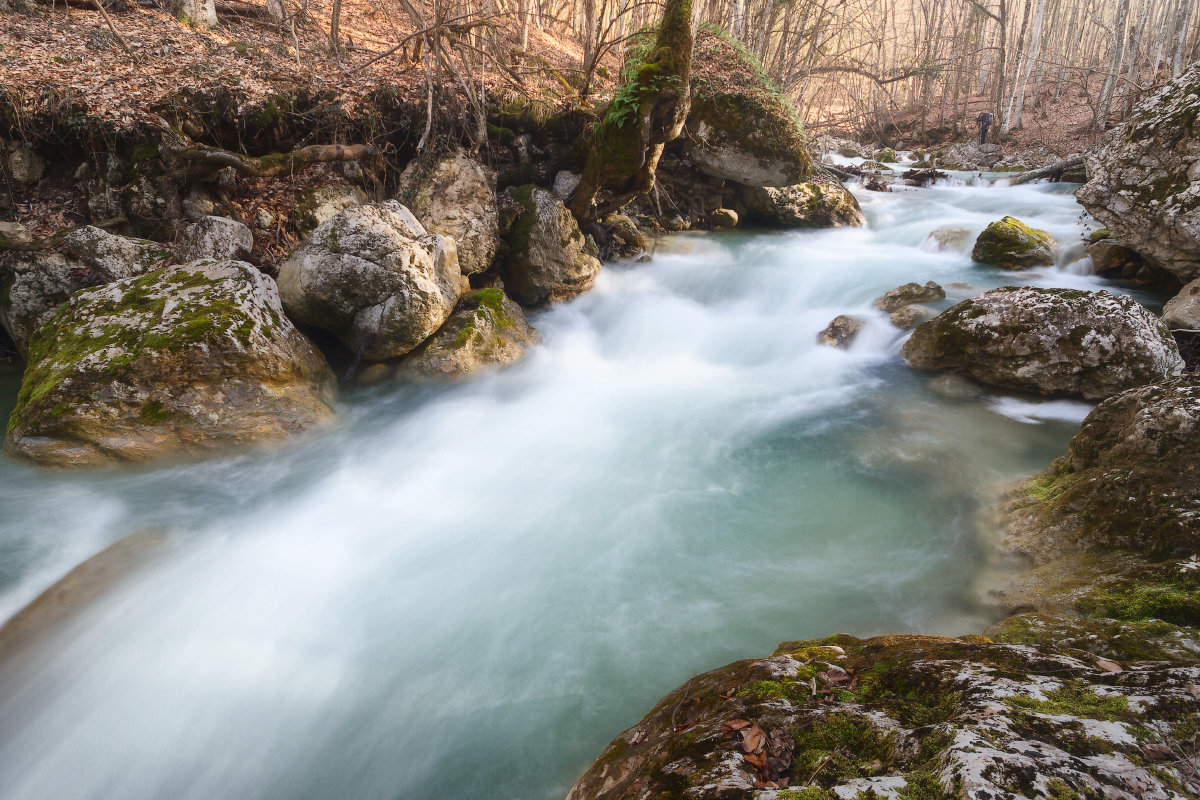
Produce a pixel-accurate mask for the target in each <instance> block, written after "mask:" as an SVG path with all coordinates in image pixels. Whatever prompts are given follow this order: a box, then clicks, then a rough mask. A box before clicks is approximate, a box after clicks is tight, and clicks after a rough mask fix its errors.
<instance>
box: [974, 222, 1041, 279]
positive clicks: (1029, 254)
mask: <svg viewBox="0 0 1200 800" xmlns="http://www.w3.org/2000/svg"><path fill="white" fill-rule="evenodd" d="M971 258H972V259H974V260H975V261H979V262H981V263H983V264H991V265H992V266H994V267H1000V268H1001V269H1013V270H1020V269H1028V268H1029V267H1048V266H1051V265H1053V264H1054V237H1052V236H1051V235H1050V234H1049V233H1047V232H1046V231H1044V230H1041V229H1040V228H1031V227H1030V226H1028V225H1026V224H1025V223H1024V222H1021V220H1019V219H1017V218H1016V217H1004V218H1002V219H1000V220H997V221H996V222H993V223H992V224H991V225H988V226H987V227H986V228H984V230H983V233H981V234H979V238H977V239H976V240H975V247H974V248H973V249H972V250H971Z"/></svg>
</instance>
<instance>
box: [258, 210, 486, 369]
mask: <svg viewBox="0 0 1200 800" xmlns="http://www.w3.org/2000/svg"><path fill="white" fill-rule="evenodd" d="M466 288H467V287H466V279H465V278H463V276H462V274H461V273H460V271H459V267H458V257H457V254H456V252H455V243H454V240H453V239H450V238H448V237H445V236H440V235H436V234H435V235H430V234H428V233H427V232H426V231H425V228H424V227H423V226H422V225H421V223H420V222H418V221H417V219H416V217H414V216H413V215H412V213H411V212H410V211H409V210H408V209H407V208H405V207H404V206H402V205H400V204H399V203H397V202H396V201H394V200H389V201H387V202H385V203H374V204H371V205H364V206H356V207H354V208H349V209H346V210H345V211H342V212H340V213H338V214H337V215H336V216H333V217H331V218H330V219H327V220H326V221H325V222H322V223H321V224H320V225H318V226H317V228H316V230H314V231H313V232H312V233H311V234H310V235H309V236H308V237H307V238H306V239H305V240H304V241H303V242H302V243H301V244H300V246H299V247H297V248H296V249H295V250H294V251H293V252H292V254H291V255H290V256H288V259H287V260H286V261H284V262H283V265H282V266H281V267H280V268H279V294H280V296H281V297H282V298H283V306H284V308H286V309H287V312H288V315H289V316H290V317H292V319H294V320H296V321H297V322H301V323H303V324H305V325H311V326H313V327H315V328H321V329H322V330H327V331H329V332H330V333H332V334H334V335H335V336H337V337H338V338H339V339H340V340H341V341H342V343H343V344H345V345H346V347H348V348H349V349H350V350H351V352H354V353H361V354H362V356H363V357H364V358H367V359H370V360H373V361H382V360H385V359H388V358H395V357H396V356H401V355H404V354H405V353H407V352H409V351H410V350H412V349H414V348H415V347H417V345H419V344H421V342H423V341H425V340H426V339H427V338H429V336H431V335H432V334H433V332H434V331H436V330H437V329H438V328H440V327H441V326H442V323H444V322H445V321H446V318H447V317H449V316H450V312H451V311H453V310H454V306H455V304H456V303H457V302H458V298H459V296H460V295H462V293H463V292H464V291H465V290H466Z"/></svg>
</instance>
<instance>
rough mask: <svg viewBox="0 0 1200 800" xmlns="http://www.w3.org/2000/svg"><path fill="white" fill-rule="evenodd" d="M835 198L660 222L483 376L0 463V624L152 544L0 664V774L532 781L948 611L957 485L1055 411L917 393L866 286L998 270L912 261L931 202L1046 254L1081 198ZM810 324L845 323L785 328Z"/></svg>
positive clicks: (1039, 430) (955, 256)
mask: <svg viewBox="0 0 1200 800" xmlns="http://www.w3.org/2000/svg"><path fill="white" fill-rule="evenodd" d="M860 199H861V200H862V202H863V207H864V210H865V211H866V213H867V215H868V217H869V219H870V225H869V227H868V228H867V229H865V230H838V231H826V232H802V233H787V234H749V233H734V234H728V235H723V236H700V235H681V236H676V237H672V238H670V239H667V240H665V241H663V242H662V243H661V244H660V246H659V250H658V253H657V255H656V257H655V259H654V261H653V262H652V263H649V264H638V265H628V266H610V267H608V268H607V269H606V271H605V272H604V273H603V275H602V276H601V279H600V281H599V282H598V284H597V286H596V288H595V290H594V291H592V292H590V293H589V294H587V295H585V296H584V297H581V298H579V299H578V300H576V301H575V302H572V303H570V304H567V305H563V306H559V307H555V308H553V309H551V310H548V311H545V312H542V313H539V314H536V315H535V316H534V323H535V324H536V325H537V326H538V327H539V328H540V329H541V330H542V332H543V334H544V336H545V343H544V345H543V346H542V347H540V348H537V349H536V350H535V351H533V352H531V353H530V355H529V357H528V358H527V359H526V360H525V361H524V362H523V363H521V364H520V365H518V366H516V367H514V368H511V369H508V370H506V371H503V372H500V373H496V374H492V375H488V376H485V377H483V378H480V379H478V380H474V381H471V382H466V383H460V384H454V385H449V386H429V385H425V386H406V385H398V384H397V385H390V386H383V387H376V388H374V389H371V390H369V391H368V390H363V391H359V392H356V393H351V394H350V395H349V396H347V397H345V398H344V404H343V406H344V407H343V408H342V416H343V420H344V421H343V424H342V425H341V426H340V428H339V429H338V430H336V431H334V432H333V433H330V434H327V435H323V436H320V437H315V438H313V439H310V440H307V441H303V442H298V443H294V444H290V445H288V446H286V447H284V448H281V449H277V450H270V451H257V452H251V453H243V454H239V455H235V456H231V457H227V458H222V459H216V460H210V461H206V462H203V463H197V464H188V465H181V466H173V467H167V468H161V467H160V468H156V469H153V470H151V469H147V470H113V471H98V472H91V473H69V474H50V473H44V472H38V471H35V470H33V469H32V468H29V467H26V466H24V465H21V464H17V463H14V462H12V461H10V460H5V461H4V462H2V463H0V509H2V510H3V513H2V514H0V618H3V617H6V616H8V615H9V614H11V613H13V612H14V611H16V610H17V609H18V608H20V607H21V606H22V605H23V604H25V603H27V602H28V601H29V600H30V599H31V598H33V597H34V596H35V595H36V594H37V593H38V592H40V591H41V590H42V589H44V588H45V587H46V586H47V585H49V584H50V583H51V582H53V581H54V580H55V579H56V578H57V577H59V576H61V575H62V574H63V573H65V572H66V571H67V570H68V569H70V568H71V567H72V566H73V565H74V564H76V563H78V562H79V561H80V560H81V559H83V558H86V557H87V556H89V555H91V554H92V553H95V552H97V551H98V550H100V549H101V548H103V547H104V546H105V545H106V544H108V543H110V542H113V541H115V540H117V539H119V538H121V537H123V536H125V535H128V534H130V533H133V532H137V531H145V530H161V531H163V532H165V534H166V536H167V542H168V544H167V546H166V547H165V548H164V549H163V550H162V551H160V552H159V553H158V554H157V556H156V558H155V559H154V560H153V561H152V562H151V563H150V564H149V565H147V566H145V567H144V568H143V569H141V570H140V571H139V572H137V573H136V574H135V575H134V576H133V577H131V578H130V579H128V580H127V581H125V582H124V583H122V584H121V585H120V586H119V587H118V588H116V589H115V590H114V591H112V592H111V593H109V594H108V595H106V596H105V597H104V598H103V599H102V600H100V601H98V602H96V603H95V604H93V605H92V606H90V607H89V608H87V609H86V611H85V612H83V613H82V614H80V615H79V616H77V617H75V618H74V619H73V620H72V621H71V622H70V623H69V624H67V625H65V626H64V627H62V628H61V629H60V630H59V631H58V632H56V633H55V634H54V635H52V636H48V637H47V638H46V639H45V640H44V641H42V642H40V643H39V644H38V646H37V647H36V648H34V649H32V650H29V651H26V652H25V653H24V654H23V655H22V656H21V657H20V658H19V659H18V660H17V661H15V662H14V663H10V664H8V665H6V666H3V667H0V721H2V722H0V798H3V800H17V799H18V798H20V799H21V800H25V799H26V798H28V799H29V800H45V798H55V800H77V799H82V798H97V799H98V798H121V800H152V799H153V800H158V799H159V798H166V797H170V798H176V799H177V800H191V799H192V798H195V799H196V800H213V798H239V800H248V799H249V798H279V799H280V800H283V799H284V798H287V800H304V799H305V798H313V799H314V800H315V799H316V798H321V799H324V798H331V797H337V798H354V799H355V800H368V799H373V798H388V799H391V798H437V799H439V800H440V799H441V798H463V799H464V800H465V799H466V798H477V797H481V796H487V797H491V798H497V799H498V800H500V799H503V798H553V797H556V796H560V795H561V794H562V793H563V792H564V791H565V790H566V788H567V787H568V786H569V785H570V783H571V781H572V780H573V779H574V778H575V777H576V776H577V774H578V773H579V772H581V771H582V770H583V769H584V768H585V767H586V766H587V764H588V763H589V761H590V759H591V758H593V757H594V756H596V755H597V754H598V753H599V752H600V750H601V749H602V747H603V746H604V744H605V743H606V742H607V741H608V740H609V739H611V738H612V736H614V735H615V734H616V733H617V732H619V731H620V730H621V729H623V728H624V727H627V726H628V725H630V724H632V723H634V722H635V721H636V720H637V719H638V718H639V717H640V716H641V715H642V714H643V713H645V712H646V711H647V710H649V708H650V707H651V705H652V704H653V702H654V700H655V699H657V698H658V697H660V696H661V695H662V694H664V693H665V692H667V691H668V690H670V689H671V688H673V687H674V686H676V685H678V684H680V683H682V682H683V681H684V680H686V679H687V678H688V677H689V676H691V675H692V674H694V673H696V672H699V671H702V670H706V669H710V668H713V667H716V666H719V665H721V664H723V663H725V662H727V661H730V660H732V659H735V658H742V657H747V656H754V655H760V654H763V653H766V652H769V651H770V649H771V648H772V647H773V646H774V645H775V644H776V643H777V642H779V641H781V640H785V639H793V638H799V637H806V636H817V635H825V634H828V633H833V632H838V631H847V632H852V633H855V634H860V635H867V634H873V633H879V632H884V631H897V630H916V631H931V632H948V633H953V632H966V631H970V630H977V629H979V627H980V626H982V625H983V624H985V623H986V621H987V619H988V618H989V614H990V612H989V610H988V608H987V607H986V606H985V605H982V604H980V603H979V602H978V601H977V599H976V592H975V591H974V588H973V583H974V580H975V578H976V577H977V575H978V574H979V571H980V570H981V569H982V568H983V566H984V564H985V561H986V555H987V553H986V548H985V546H984V545H983V543H982V540H981V536H984V535H986V533H987V530H986V526H984V527H985V530H982V531H981V530H980V524H981V519H986V515H984V514H981V513H980V512H981V509H982V508H984V506H985V505H986V502H987V501H988V499H989V498H990V497H992V496H993V492H994V489H995V487H996V486H997V485H998V484H1000V483H1001V482H1003V481H1006V480H1011V479H1013V478H1016V477H1019V476H1021V475H1024V474H1029V473H1031V472H1033V471H1035V470H1037V469H1040V468H1042V467H1043V466H1045V464H1046V463H1048V462H1049V460H1050V459H1051V458H1052V457H1054V456H1055V455H1057V454H1058V453H1060V452H1061V450H1062V448H1063V446H1064V445H1065V443H1066V441H1067V440H1068V438H1069V437H1070V435H1071V433H1072V432H1073V429H1074V428H1075V426H1076V425H1077V423H1078V421H1079V419H1081V418H1082V416H1083V414H1085V413H1086V411H1087V407H1086V406H1083V405H1081V404H1070V403H1068V404H1064V403H1042V402H1039V401H1036V400H1033V399H1030V398H1012V397H1003V396H999V395H995V396H984V397H979V398H969V399H960V400H950V399H945V398H943V397H941V396H940V395H938V394H936V393H934V392H932V391H931V390H930V389H929V387H928V385H927V384H928V380H929V378H928V376H925V375H920V374H917V373H914V372H912V371H910V370H908V369H907V368H906V367H905V366H904V365H903V363H902V362H901V360H900V359H899V356H898V351H899V347H900V343H901V341H902V334H901V333H900V332H899V331H898V330H896V329H894V328H892V327H890V326H889V325H888V324H887V321H886V318H885V317H884V316H883V315H882V314H881V313H879V312H876V311H873V310H872V309H871V308H870V301H871V300H872V299H873V298H874V297H876V296H877V295H879V294H880V293H882V292H883V291H884V290H886V289H889V288H892V287H893V286H895V285H897V284H900V283H904V282H907V281H910V280H917V281H921V282H923V281H926V280H936V281H938V282H941V283H949V282H955V281H964V282H967V283H970V284H972V285H974V286H978V287H991V286H997V285H1002V284H1005V283H1012V282H1013V281H1014V277H1013V276H1012V275H1010V274H1005V273H1000V272H998V271H994V270H991V269H987V268H984V267H981V266H975V265H972V264H971V263H970V260H969V258H968V257H967V256H966V254H965V253H960V252H950V253H945V252H943V253H938V252H929V251H928V250H927V249H922V247H921V245H922V242H923V241H924V240H925V239H926V236H927V235H928V234H929V232H930V231H931V230H932V229H933V228H935V227H938V226H942V225H955V226H962V227H967V228H969V229H970V230H971V237H970V238H971V239H972V240H973V238H974V234H976V233H977V232H978V231H979V230H980V229H982V228H983V226H984V225H986V224H987V223H988V222H990V221H992V220H994V219H996V218H998V217H999V216H1000V215H1002V214H1014V215H1017V216H1019V217H1021V218H1023V219H1025V220H1027V221H1029V222H1032V223H1033V224H1035V225H1037V226H1039V227H1044V228H1047V229H1049V230H1050V231H1051V232H1052V233H1054V234H1055V236H1057V237H1058V238H1059V240H1060V241H1063V242H1070V241H1073V240H1077V239H1078V234H1079V223H1078V220H1077V216H1078V214H1079V213H1080V209H1079V207H1078V206H1077V205H1076V204H1075V203H1074V201H1073V199H1072V198H1071V196H1070V195H1069V194H1068V193H1067V192H1066V190H1065V188H1064V187H1052V186H1025V187H1019V188H984V187H968V186H957V187H941V188H936V187H935V188H930V189H923V190H919V191H909V192H897V193H895V194H885V195H873V194H866V195H863V196H862V197H861V198H860ZM1077 258H1078V256H1077V255H1072V254H1067V255H1065V256H1064V264H1066V263H1072V262H1074V261H1075V260H1077ZM1016 280H1018V281H1020V282H1025V283H1032V284H1036V285H1045V286H1051V285H1066V286H1078V287H1087V288H1095V287H1098V286H1100V285H1101V284H1102V282H1101V281H1099V280H1098V279H1096V278H1094V277H1089V276H1086V275H1077V274H1072V273H1070V272H1068V271H1066V270H1060V269H1053V268H1052V269H1045V270H1039V271H1037V272H1036V273H1030V274H1028V275H1025V276H1023V277H1019V278H1017V279H1016ZM969 293H971V292H970V290H967V289H959V290H957V294H955V293H954V291H952V296H951V298H950V300H948V301H947V303H949V302H950V301H952V300H953V299H955V298H956V297H963V296H966V295H967V294H969ZM846 312H850V313H856V314H860V315H862V316H864V317H865V318H867V319H868V325H867V327H866V329H865V330H864V332H863V334H862V336H861V337H860V339H859V341H858V342H857V343H856V345H855V347H854V348H853V349H851V350H850V351H849V352H843V351H838V350H833V349H829V348H823V347H819V346H817V345H816V344H815V342H814V337H815V335H816V333H817V332H818V331H819V330H820V329H821V328H823V327H824V326H825V324H826V323H827V322H828V321H829V320H830V319H831V318H832V317H833V316H835V315H837V314H839V313H846ZM8 383H9V385H8V386H6V387H5V388H6V395H8V396H11V394H12V393H13V391H14V390H15V385H14V384H13V381H12V380H11V379H9V381H8Z"/></svg>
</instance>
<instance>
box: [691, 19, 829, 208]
mask: <svg viewBox="0 0 1200 800" xmlns="http://www.w3.org/2000/svg"><path fill="white" fill-rule="evenodd" d="M686 129H687V134H686V139H687V146H686V151H687V154H688V157H689V158H691V159H692V161H694V162H695V163H696V166H697V167H698V168H699V169H700V171H701V172H703V173H705V174H706V175H710V176H712V177H714V178H720V179H723V180H731V181H734V182H735V183H740V184H744V185H747V186H792V185H794V184H797V183H800V182H802V181H805V180H807V179H808V178H809V176H810V175H811V174H812V171H813V166H812V156H811V155H810V154H809V151H808V141H807V137H806V136H805V134H804V130H803V128H802V127H801V125H800V120H799V117H797V116H796V112H795V110H794V109H793V108H792V106H791V104H790V102H789V101H788V100H787V99H786V98H785V97H784V96H783V94H782V93H781V92H780V91H779V88H778V87H777V86H775V84H774V82H773V81H771V79H770V78H769V77H768V76H767V74H766V72H765V71H764V70H763V68H762V66H761V65H760V64H759V63H758V60H757V59H756V58H754V56H753V55H751V54H750V53H749V52H748V51H747V50H746V49H745V47H744V46H742V45H741V44H740V43H738V42H737V41H735V40H733V39H732V38H730V37H729V36H728V35H727V34H725V33H724V32H723V31H721V30H719V29H716V28H712V27H709V26H705V27H702V28H701V30H700V32H699V34H698V35H697V37H696V44H695V67H694V72H693V76H692V105H691V110H690V112H689V113H688V117H687V123H686Z"/></svg>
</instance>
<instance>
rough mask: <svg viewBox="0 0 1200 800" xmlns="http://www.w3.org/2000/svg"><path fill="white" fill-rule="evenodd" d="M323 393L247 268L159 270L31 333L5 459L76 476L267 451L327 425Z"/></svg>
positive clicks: (270, 298)
mask: <svg viewBox="0 0 1200 800" xmlns="http://www.w3.org/2000/svg"><path fill="white" fill-rule="evenodd" d="M332 386H333V375H332V373H331V372H330V370H329V367H328V365H326V363H325V360H324V359H323V358H322V357H321V355H320V353H318V352H317V350H316V349H315V348H314V347H313V345H312V344H311V343H310V342H309V341H308V340H307V339H306V338H304V336H303V335H302V334H301V333H300V332H299V331H297V330H296V329H295V328H294V327H292V325H291V323H290V322H289V321H288V320H287V318H286V317H285V316H284V315H283V309H282V307H281V305H280V303H279V297H278V294H277V292H276V289H275V284H274V282H273V281H272V280H271V279H270V278H268V277H266V276H264V275H263V274H262V273H260V272H259V271H258V270H257V269H255V268H254V267H252V266H250V265H249V264H244V263H241V262H237V261H225V262H199V263H197V264H193V265H190V266H188V267H171V268H168V269H160V270H155V271H153V272H149V273H146V274H145V275H142V276H139V277H134V278H127V279H124V280H121V281H117V282H115V283H110V284H107V285H105V286H99V287H95V288H91V289H84V290H81V291H79V292H77V293H75V294H74V295H73V296H72V297H71V299H70V301H69V302H67V303H66V304H65V305H63V306H62V307H61V308H59V310H58V311H57V312H56V313H55V314H54V316H53V317H51V318H50V320H49V321H48V322H46V323H45V324H44V325H42V326H41V327H40V328H39V329H38V330H37V332H36V333H35V334H34V336H33V338H32V339H31V340H30V344H29V364H28V367H27V368H26V370H25V376H24V379H23V381H22V383H21V390H20V393H19V395H18V398H17V406H16V408H15V409H14V410H13V412H12V417H11V419H10V421H9V427H8V438H7V439H6V440H5V444H4V449H5V452H6V453H8V454H10V455H16V456H21V457H24V458H29V459H32V460H33V461H36V462H38V463H39V464H42V465H46V466H80V465H92V464H100V463H106V462H115V461H147V460H151V459H155V458H162V457H166V456H171V455H176V454H188V453H199V452H203V451H208V450H212V449H214V448H217V447H223V446H229V445H233V444H238V443H243V442H248V441H255V440H261V439H278V438H282V437H285V436H290V435H292V434H295V433H299V432H301V431H305V430H308V429H310V428H312V427H314V426H317V425H321V424H323V423H326V422H329V421H330V420H331V419H332V416H333V412H332V410H331V408H330V405H329V402H330V396H331V391H332Z"/></svg>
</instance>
